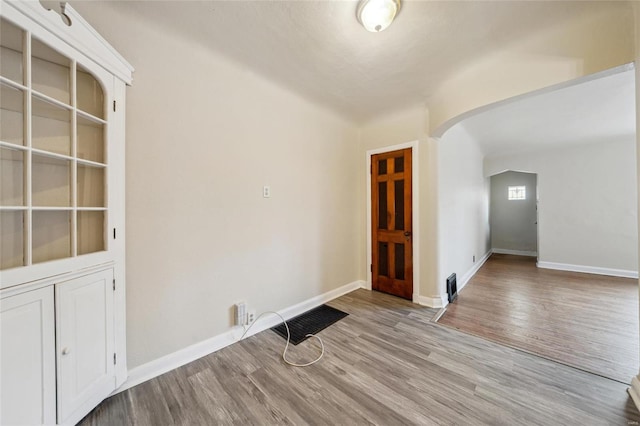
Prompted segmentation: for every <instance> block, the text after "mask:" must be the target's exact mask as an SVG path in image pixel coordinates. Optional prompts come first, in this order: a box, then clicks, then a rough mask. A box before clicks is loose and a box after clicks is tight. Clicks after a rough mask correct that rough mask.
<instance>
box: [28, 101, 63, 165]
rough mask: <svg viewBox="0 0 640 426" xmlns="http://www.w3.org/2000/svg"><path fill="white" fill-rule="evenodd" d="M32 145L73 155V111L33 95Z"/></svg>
mask: <svg viewBox="0 0 640 426" xmlns="http://www.w3.org/2000/svg"><path fill="white" fill-rule="evenodd" d="M32 106H33V120H32V128H33V131H32V135H31V138H32V145H33V147H34V148H36V149H42V150H44V151H49V152H55V153H56V154H63V155H71V111H70V110H67V109H65V108H61V107H59V106H57V105H54V104H51V103H49V102H45V101H43V100H41V99H38V98H36V97H35V96H34V97H33V104H32Z"/></svg>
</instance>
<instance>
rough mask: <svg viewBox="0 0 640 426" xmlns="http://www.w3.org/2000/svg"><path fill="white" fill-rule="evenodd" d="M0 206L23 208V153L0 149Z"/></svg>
mask: <svg viewBox="0 0 640 426" xmlns="http://www.w3.org/2000/svg"><path fill="white" fill-rule="evenodd" d="M0 179H1V180H0V205H2V206H24V152H22V151H19V150H17V149H7V148H0Z"/></svg>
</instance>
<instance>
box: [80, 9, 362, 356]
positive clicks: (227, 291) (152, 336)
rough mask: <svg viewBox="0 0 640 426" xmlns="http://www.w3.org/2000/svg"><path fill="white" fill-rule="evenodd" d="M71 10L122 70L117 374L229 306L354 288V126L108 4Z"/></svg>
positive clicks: (206, 327)
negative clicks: (122, 328) (122, 233)
mask: <svg viewBox="0 0 640 426" xmlns="http://www.w3.org/2000/svg"><path fill="white" fill-rule="evenodd" d="M74 6H75V5H74ZM77 6H78V9H79V11H80V13H82V14H83V16H84V17H85V18H86V19H87V20H88V21H89V22H91V23H92V24H94V25H95V26H96V27H98V30H99V31H100V32H101V34H102V35H103V36H104V37H105V38H106V39H108V40H109V41H110V42H111V43H112V44H113V45H114V47H115V48H116V49H117V50H118V51H119V52H120V53H121V54H122V55H123V56H124V57H125V58H127V60H129V61H130V62H131V63H132V64H133V65H134V66H135V67H136V71H135V75H134V84H133V86H132V87H131V88H130V89H129V90H128V92H127V96H128V99H127V108H128V109H127V152H126V154H127V159H126V179H127V186H126V189H127V193H126V201H127V214H126V220H127V344H128V361H129V368H133V367H136V366H139V365H141V364H143V363H146V362H148V361H151V360H154V359H156V358H158V357H160V356H163V355H166V354H169V353H171V352H174V351H176V350H179V349H182V348H184V347H186V346H188V345H191V344H194V343H197V342H200V341H203V340H205V339H207V338H210V337H212V336H215V335H217V334H220V333H222V332H225V331H227V330H228V329H229V328H230V326H231V325H232V311H231V308H232V305H233V304H234V303H235V302H237V301H240V300H244V301H246V302H247V304H248V308H249V309H254V310H256V311H257V312H258V313H259V312H262V311H267V310H278V309H282V308H285V307H288V306H291V305H294V304H296V303H299V302H301V301H303V300H306V299H308V298H311V297H313V296H317V295H319V294H322V293H324V292H327V291H329V290H332V289H335V288H337V287H339V286H342V285H345V284H348V283H350V282H353V281H356V280H358V278H360V272H361V269H362V268H361V267H360V263H359V250H358V242H359V241H360V236H361V229H360V226H359V224H360V222H361V218H360V216H361V208H360V205H359V202H358V201H359V198H358V194H360V192H361V190H360V187H359V186H358V182H359V178H360V174H361V173H359V171H358V170H356V168H355V167H354V165H355V164H356V163H357V161H358V158H360V155H359V152H358V149H357V148H358V147H357V142H358V141H357V130H356V127H355V126H354V125H352V124H350V123H348V122H346V121H344V120H342V119H341V118H339V117H337V116H335V115H333V114H331V113H328V112H326V111H325V110H323V109H321V108H319V107H316V106H314V105H312V104H310V103H309V102H307V101H305V100H303V99H301V98H300V97H298V96H296V95H294V94H292V93H290V92H288V91H286V90H284V89H282V88H280V87H277V86H275V85H273V84H272V83H270V82H268V81H266V80H264V79H262V78H261V77H259V76H257V75H255V74H253V73H252V72H250V71H248V70H247V69H246V68H244V67H241V66H238V65H235V64H234V63H231V62H229V61H228V60H226V59H224V58H222V57H220V56H216V55H215V54H213V53H211V51H210V50H208V49H205V48H202V47H200V46H198V45H194V44H193V43H192V42H188V41H186V40H182V39H181V38H180V37H179V36H177V35H176V34H171V33H167V32H166V31H165V30H163V29H161V28H155V27H153V26H149V25H148V24H146V23H145V22H141V21H139V20H138V21H135V22H134V21H133V20H132V19H131V18H130V17H128V16H124V15H123V16H119V15H118V14H117V13H116V12H115V9H113V8H112V7H110V6H109V5H105V4H100V5H91V6H90V7H89V6H88V5H87V4H84V3H78V4H77ZM114 23H117V24H114ZM263 185H270V186H271V191H272V196H271V198H269V199H265V198H262V187H263Z"/></svg>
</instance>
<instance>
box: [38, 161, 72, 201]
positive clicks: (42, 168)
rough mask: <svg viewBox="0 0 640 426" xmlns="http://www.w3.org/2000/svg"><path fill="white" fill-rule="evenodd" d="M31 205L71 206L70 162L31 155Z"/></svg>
mask: <svg viewBox="0 0 640 426" xmlns="http://www.w3.org/2000/svg"><path fill="white" fill-rule="evenodd" d="M32 169H33V177H32V191H33V198H32V201H33V205H34V206H39V207H69V206H71V162H70V161H68V160H61V159H58V158H51V157H46V156H43V155H36V154H34V155H33V163H32Z"/></svg>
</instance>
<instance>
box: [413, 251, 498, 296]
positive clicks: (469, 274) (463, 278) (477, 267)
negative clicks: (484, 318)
mask: <svg viewBox="0 0 640 426" xmlns="http://www.w3.org/2000/svg"><path fill="white" fill-rule="evenodd" d="M491 253H492V252H491V250H489V251H488V252H486V253H485V254H484V255H483V256H482V258H480V260H478V261H477V262H476V263H475V264H474V265H473V266H472V267H471V268H470V269H469V270H468V271H467V272H465V273H464V275H461V277H460V279H459V280H458V281H457V284H458V293H460V290H462V289H463V288H464V286H465V285H467V283H468V282H469V280H471V278H472V277H473V276H474V275H475V274H476V272H478V270H480V268H482V265H484V263H485V262H486V261H487V259H489V257H491ZM413 303H417V304H418V305H422V306H428V307H429V308H444V307H445V306H447V305H448V304H449V298H448V296H447V294H446V289H445V294H442V295H439V296H438V295H435V296H420V295H418V294H414V295H413Z"/></svg>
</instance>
